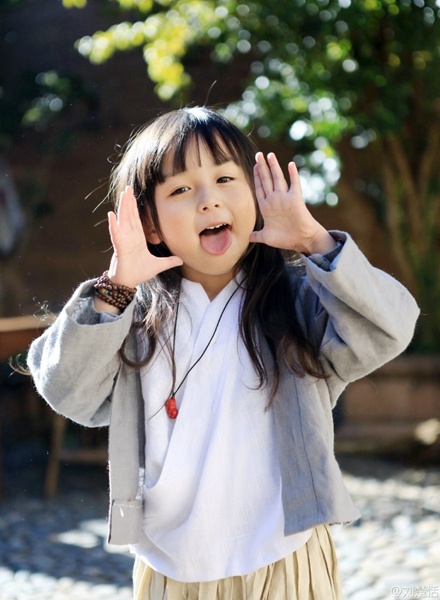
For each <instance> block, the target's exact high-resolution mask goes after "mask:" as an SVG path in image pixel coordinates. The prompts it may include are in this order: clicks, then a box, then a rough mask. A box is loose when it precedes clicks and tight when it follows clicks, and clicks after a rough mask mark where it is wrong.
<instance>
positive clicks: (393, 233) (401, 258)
mask: <svg viewBox="0 0 440 600" xmlns="http://www.w3.org/2000/svg"><path fill="white" fill-rule="evenodd" d="M383 173H384V187H385V203H386V208H387V217H386V218H387V225H388V231H389V234H390V238H391V247H392V250H393V254H394V256H395V258H396V260H397V263H398V265H399V267H400V269H401V271H402V275H403V276H404V277H405V279H406V281H407V283H408V286H409V287H411V289H412V290H413V291H414V292H415V290H416V288H417V285H416V278H415V276H414V273H413V270H412V268H411V263H410V261H409V258H408V256H407V254H406V252H405V244H404V242H403V239H402V234H401V218H400V215H399V198H398V195H397V193H396V183H395V177H394V173H393V170H392V168H391V165H390V163H389V161H388V160H386V159H385V160H384V162H383Z"/></svg>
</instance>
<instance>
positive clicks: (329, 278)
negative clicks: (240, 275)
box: [297, 232, 419, 401]
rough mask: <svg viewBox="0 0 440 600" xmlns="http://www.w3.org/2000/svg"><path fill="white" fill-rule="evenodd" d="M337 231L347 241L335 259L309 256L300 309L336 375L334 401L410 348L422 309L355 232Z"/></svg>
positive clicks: (325, 361)
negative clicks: (345, 389) (364, 248)
mask: <svg viewBox="0 0 440 600" xmlns="http://www.w3.org/2000/svg"><path fill="white" fill-rule="evenodd" d="M332 234H333V235H334V237H335V238H336V239H339V240H340V241H341V242H342V243H343V245H342V247H341V249H340V251H339V252H338V253H337V255H336V257H335V258H333V260H331V262H329V261H327V260H326V258H325V257H322V256H318V255H317V256H311V257H308V258H306V257H304V263H305V269H306V276H305V279H304V282H303V285H302V287H301V289H300V292H299V297H298V306H297V308H298V309H299V310H300V311H301V313H302V317H303V319H304V323H305V331H306V335H307V336H308V337H309V339H310V340H311V341H312V343H313V344H314V345H315V348H317V349H318V351H319V355H320V358H321V361H322V362H323V365H324V368H325V370H326V372H327V373H330V374H331V375H333V377H330V379H329V387H330V388H331V389H330V392H331V395H332V399H333V401H335V398H336V396H338V395H339V394H340V392H341V391H342V389H343V387H345V385H346V384H347V383H349V382H351V381H355V380H356V379H360V378H361V377H364V376H365V375H367V374H369V373H371V372H372V371H374V370H375V369H377V368H378V367H380V366H381V365H383V364H385V363H386V362H388V361H390V360H391V359H393V358H395V357H396V356H397V355H399V354H400V353H401V352H403V351H404V350H405V349H406V347H407V346H408V344H409V343H410V341H411V339H412V337H413V334H414V328H415V324H416V321H417V318H418V315H419V309H418V306H417V304H416V301H415V300H414V298H413V297H412V295H411V294H410V293H409V292H408V290H407V289H406V288H405V287H404V286H403V285H401V284H400V283H399V282H398V281H396V280H395V279H394V278H393V277H391V276H390V275H388V274H386V273H384V272H383V271H381V270H379V269H377V268H375V267H373V266H372V265H371V264H370V263H369V262H368V260H367V259H366V257H365V256H364V254H362V252H361V251H360V250H359V249H358V247H357V246H356V244H355V243H354V241H353V240H352V238H350V236H348V235H347V234H343V233H341V232H332ZM332 386H333V387H334V389H332Z"/></svg>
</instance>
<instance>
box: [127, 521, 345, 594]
mask: <svg viewBox="0 0 440 600" xmlns="http://www.w3.org/2000/svg"><path fill="white" fill-rule="evenodd" d="M133 594H134V595H133V598H134V600H342V593H341V584H340V578H339V569H338V562H337V558H336V553H335V548H334V545H333V540H332V538H331V535H330V531H329V528H328V526H327V525H319V526H318V527H316V528H315V530H314V532H313V534H312V536H311V537H310V538H309V540H308V542H307V543H306V544H305V545H304V546H302V547H301V548H299V550H297V551H296V552H294V553H293V554H291V555H290V556H287V557H286V558H284V559H282V560H279V561H277V562H275V563H272V564H270V565H267V566H266V567H262V568H261V569H258V570H256V571H253V572H252V573H249V574H248V575H243V576H235V577H227V578H226V579H218V580H216V581H207V582H201V583H182V582H179V581H175V580H174V579H170V578H169V577H165V576H164V575H161V574H160V573H157V572H156V571H154V570H153V569H151V568H150V567H148V566H147V565H146V564H145V563H144V562H142V560H141V559H139V558H136V560H135V564H134V570H133Z"/></svg>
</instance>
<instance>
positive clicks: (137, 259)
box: [108, 186, 183, 288]
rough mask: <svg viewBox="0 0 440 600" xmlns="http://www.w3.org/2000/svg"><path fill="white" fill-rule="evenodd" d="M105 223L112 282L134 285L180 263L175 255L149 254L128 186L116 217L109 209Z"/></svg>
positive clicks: (131, 192)
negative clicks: (111, 249) (110, 246)
mask: <svg viewBox="0 0 440 600" xmlns="http://www.w3.org/2000/svg"><path fill="white" fill-rule="evenodd" d="M108 222H109V230H110V238H111V241H112V244H113V250H114V252H113V257H112V260H111V263H110V268H109V270H108V276H109V278H110V279H111V280H112V281H113V282H114V283H116V284H119V285H127V286H129V287H133V288H134V287H136V286H137V285H139V284H141V283H143V282H144V281H147V280H148V279H151V278H152V277H155V276H156V275H157V274H158V273H162V271H166V270H167V269H172V268H173V267H178V266H180V265H182V264H183V261H182V260H181V259H180V258H179V257H177V256H169V257H165V258H158V257H157V256H154V255H153V254H151V252H150V251H149V249H148V246H147V240H146V238H145V232H144V229H143V227H142V222H141V219H140V216H139V211H138V208H137V203H136V198H135V197H134V194H133V188H131V187H130V186H127V187H126V188H125V191H123V192H122V193H121V197H120V202H119V208H118V214H117V216H116V214H115V213H114V212H113V211H112V212H109V213H108Z"/></svg>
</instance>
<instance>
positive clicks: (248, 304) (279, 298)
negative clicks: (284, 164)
mask: <svg viewBox="0 0 440 600" xmlns="http://www.w3.org/2000/svg"><path fill="white" fill-rule="evenodd" d="M192 142H196V145H197V146H198V145H199V144H204V145H205V147H206V148H207V149H208V151H209V152H210V153H211V155H212V158H213V160H214V161H215V163H216V164H222V163H224V162H226V161H229V160H232V161H233V162H235V163H236V164H237V165H239V166H240V167H241V168H242V169H243V171H244V173H245V175H246V177H247V179H248V182H249V186H250V188H251V190H254V180H253V166H254V163H255V153H256V147H255V145H254V143H253V142H252V140H251V139H250V137H248V136H247V135H245V134H244V133H243V132H242V131H241V130H240V129H238V128H237V127H236V126H235V125H234V124H233V123H231V122H230V121H229V120H228V119H226V118H224V117H223V116H222V115H221V114H219V113H218V112H216V111H215V110H212V109H208V108H201V107H194V108H183V109H180V110H176V111H171V112H168V113H165V114H163V115H161V116H159V117H158V118H157V119H155V120H154V121H153V122H152V123H150V124H149V125H148V126H146V127H145V128H143V129H142V130H140V131H139V132H138V133H137V134H136V135H134V136H133V137H132V139H131V140H130V141H129V142H128V145H127V148H126V149H125V151H124V153H123V156H122V159H121V161H120V162H119V163H118V164H117V165H116V166H115V168H114V169H113V172H112V177H111V186H110V192H111V195H112V197H113V201H114V204H115V207H116V209H117V206H118V201H119V197H120V193H121V192H122V191H123V190H124V189H125V187H126V186H127V185H130V186H132V188H133V190H134V195H135V197H136V200H137V206H138V210H139V215H140V218H141V221H142V223H143V224H144V226H145V227H146V226H147V221H148V219H151V221H152V223H153V226H154V229H155V230H156V231H157V233H158V234H159V236H160V235H161V226H160V222H159V219H158V214H157V209H156V203H155V198H154V194H155V188H156V185H158V184H159V183H163V181H164V174H163V164H164V159H165V157H166V156H167V157H168V156H171V157H172V166H173V170H174V171H175V172H180V171H184V170H186V164H185V163H186V156H187V151H188V148H189V146H190V145H191V143H192ZM254 197H255V193H254ZM255 204H256V213H257V218H256V223H255V229H256V230H257V229H261V227H262V226H263V219H262V216H261V213H260V211H259V208H258V204H257V202H256V201H255ZM148 246H149V249H150V251H151V253H152V254H154V255H155V256H169V255H170V251H169V250H168V248H167V246H166V245H165V244H164V243H163V242H161V243H160V244H157V245H152V244H148ZM293 269H294V270H295V269H297V270H298V271H300V267H298V266H297V267H293ZM289 270H290V271H291V270H292V267H288V266H287V264H286V260H285V257H284V254H283V253H282V251H281V250H279V249H278V248H272V247H270V246H266V245H264V244H249V246H248V248H247V250H246V251H245V253H244V254H243V256H242V257H241V258H240V259H239V261H238V263H237V265H236V273H235V274H237V273H238V272H240V271H243V272H244V273H245V275H246V278H245V282H244V286H245V294H244V300H243V303H242V306H241V315H240V335H241V337H242V339H243V342H244V345H245V347H246V349H247V351H248V352H249V355H250V357H251V360H252V363H253V365H254V368H255V371H256V373H257V375H258V379H259V387H260V388H262V387H264V386H266V385H268V386H269V389H270V396H269V397H270V400H272V399H273V397H274V395H275V392H276V390H277V387H278V383H279V377H280V369H281V367H282V365H283V364H284V365H287V367H288V368H290V370H291V371H292V372H293V373H295V374H297V375H300V376H302V375H304V374H306V373H307V374H309V375H313V376H315V377H319V378H322V377H325V374H324V373H323V370H322V367H321V364H320V362H319V360H318V351H317V349H316V348H314V347H313V345H312V344H311V343H310V342H309V341H308V340H307V338H306V335H305V332H304V331H303V330H302V328H301V326H300V324H299V321H298V317H297V316H296V313H295V310H294V305H295V299H296V287H297V286H295V285H292V275H291V273H289ZM295 279H296V280H297V281H299V275H298V277H297V278H295V277H294V278H293V280H294V281H295ZM180 283H181V274H180V269H179V268H175V269H170V270H168V271H165V272H163V273H159V274H158V275H157V276H156V277H154V278H152V279H150V280H149V281H147V282H145V283H144V284H142V285H141V286H140V289H139V290H138V294H137V297H138V302H137V307H136V312H135V317H134V321H133V328H134V329H135V330H136V332H137V334H138V339H139V345H140V347H141V348H143V350H144V351H143V352H142V353H141V354H142V355H141V356H139V357H138V359H137V360H133V359H131V358H128V356H127V355H126V353H125V351H124V347H123V348H122V350H121V354H122V358H123V360H124V361H125V362H126V363H128V364H130V365H132V366H136V367H141V366H144V365H146V364H148V362H149V361H150V360H151V358H152V356H153V355H154V352H155V350H156V348H157V344H158V342H159V339H160V335H161V334H162V335H163V332H164V330H165V329H166V328H165V324H166V323H170V322H172V319H173V317H174V315H175V310H176V306H177V303H178V298H179V291H180ZM261 340H265V342H266V344H267V346H268V348H269V351H270V356H271V358H272V360H271V364H267V360H264V359H263V352H262V349H261ZM160 343H162V344H163V343H165V346H166V347H168V350H169V357H170V363H171V368H172V373H173V379H175V372H176V368H175V363H174V356H173V352H172V350H171V347H170V343H169V339H168V340H167V339H165V340H164V339H163V337H162V339H161V342H160ZM174 383H175V382H174V381H173V386H174ZM173 386H170V389H174V387H173Z"/></svg>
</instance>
